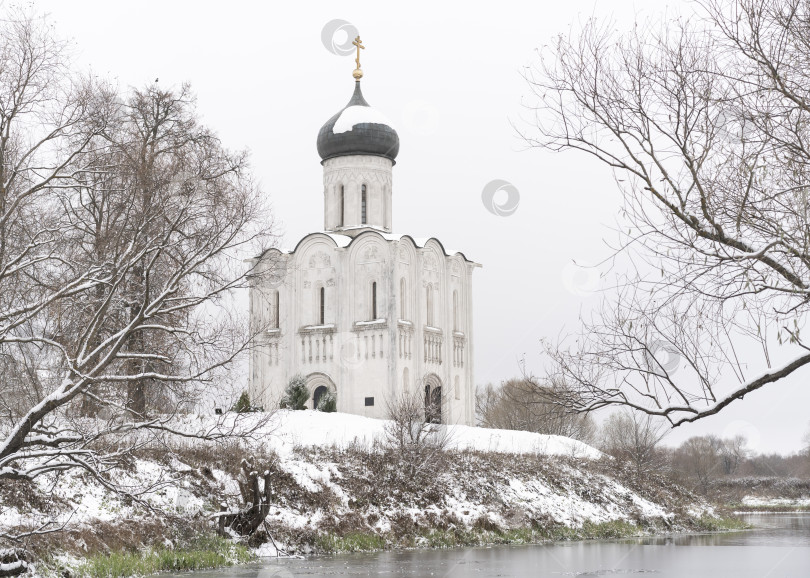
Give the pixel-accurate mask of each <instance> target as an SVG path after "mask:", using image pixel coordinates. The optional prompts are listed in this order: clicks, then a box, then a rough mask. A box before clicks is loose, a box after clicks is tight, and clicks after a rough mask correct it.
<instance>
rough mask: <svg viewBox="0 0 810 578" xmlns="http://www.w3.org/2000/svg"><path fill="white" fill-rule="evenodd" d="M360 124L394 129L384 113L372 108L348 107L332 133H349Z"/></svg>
mask: <svg viewBox="0 0 810 578" xmlns="http://www.w3.org/2000/svg"><path fill="white" fill-rule="evenodd" d="M358 124H384V125H387V126H389V127H391V128H394V127H393V125H392V124H391V121H389V120H388V119H387V118H386V116H385V115H384V114H383V113H381V112H380V111H378V110H376V109H373V108H371V107H370V106H347V107H346V108H344V109H343V110H342V111H341V113H340V116H339V117H338V119H337V120H336V121H335V124H334V125H333V126H332V132H333V133H334V134H339V133H343V132H349V131H350V130H352V129H353V128H354V127H355V126H357V125H358Z"/></svg>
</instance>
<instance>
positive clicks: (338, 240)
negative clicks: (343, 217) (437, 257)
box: [257, 225, 480, 266]
mask: <svg viewBox="0 0 810 578" xmlns="http://www.w3.org/2000/svg"><path fill="white" fill-rule="evenodd" d="M350 228H352V229H365V232H366V233H375V234H377V235H379V236H380V237H382V238H383V239H385V240H386V241H401V240H402V239H404V238H405V237H407V238H408V239H410V240H411V241H412V242H413V244H414V245H415V246H416V247H418V248H420V249H424V248H425V245H427V243H428V241H430V240H431V239H433V240H434V241H436V242H437V243H438V244H439V246H440V247H441V248H442V250H443V251H444V254H445V255H446V256H448V257H450V256H453V255H461V256H462V257H463V258H464V260H465V261H468V262H470V263H475V262H474V261H472V260H471V259H468V258H467V255H465V254H464V252H463V251H454V250H451V249H445V247H444V245H443V244H442V242H441V241H439V240H438V239H437V238H436V237H412V236H411V235H394V234H392V233H386V232H385V231H383V230H382V229H379V228H377V227H373V226H369V225H363V226H361V227H350ZM362 234H363V233H360V234H358V235H356V236H350V235H343V234H341V233H333V232H331V231H316V232H314V233H310V234H308V235H304V236H303V237H302V238H301V239H300V240H299V241H298V243H296V245H295V247H292V248H289V247H285V248H280V247H271V248H270V249H267V251H271V250H274V249H275V250H276V251H279V252H281V253H288V254H293V253H295V252H296V251H297V250H298V247H299V246H300V245H301V243H303V242H304V241H305V240H306V239H308V238H310V237H312V236H313V235H325V236H327V237H329V238H330V239H332V241H333V242H334V243H335V245H337V246H338V247H339V248H341V249H345V248H346V247H348V246H349V245H351V244H352V241H354V240H355V239H357V238H359V237H360V236H361V235H362ZM267 251H264V252H262V254H261V255H257V258H261V257H262V256H263V255H264V254H265V253H267ZM479 266H480V265H479Z"/></svg>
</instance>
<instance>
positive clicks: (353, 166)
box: [323, 155, 393, 232]
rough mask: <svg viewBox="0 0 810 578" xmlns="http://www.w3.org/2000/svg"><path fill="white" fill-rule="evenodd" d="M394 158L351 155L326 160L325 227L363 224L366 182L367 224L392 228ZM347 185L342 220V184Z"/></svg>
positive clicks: (338, 229)
mask: <svg viewBox="0 0 810 578" xmlns="http://www.w3.org/2000/svg"><path fill="white" fill-rule="evenodd" d="M392 168H393V162H392V161H391V160H389V159H386V158H384V157H378V156H371V155H349V156H342V157H335V158H332V159H327V160H325V161H323V192H324V227H325V229H326V230H327V231H340V230H342V229H346V228H350V227H361V226H363V223H362V218H361V191H362V185H364V184H365V185H366V187H367V189H366V205H367V213H366V217H367V223H365V225H366V226H369V227H378V228H380V229H383V230H385V231H389V232H390V231H391V193H392ZM341 185H342V186H343V195H344V203H345V206H344V214H343V225H342V226H341V225H340V224H339V223H340V187H341Z"/></svg>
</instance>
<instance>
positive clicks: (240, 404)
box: [231, 391, 253, 413]
mask: <svg viewBox="0 0 810 578" xmlns="http://www.w3.org/2000/svg"><path fill="white" fill-rule="evenodd" d="M252 409H253V408H252V407H251V405H250V397H249V396H248V392H246V391H243V392H242V395H240V396H239V399H237V400H236V403H235V404H233V407H232V408H231V411H234V412H236V413H248V412H249V411H251V410H252Z"/></svg>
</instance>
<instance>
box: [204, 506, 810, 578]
mask: <svg viewBox="0 0 810 578" xmlns="http://www.w3.org/2000/svg"><path fill="white" fill-rule="evenodd" d="M745 518H746V519H747V520H748V521H749V522H750V523H752V524H754V526H755V527H756V529H754V530H750V531H745V532H732V533H724V534H708V535H707V534H702V535H688V536H669V537H663V538H644V539H633V540H612V541H585V542H566V543H557V544H550V545H534V546H514V547H509V546H495V547H491V548H459V549H454V550H411V551H405V552H381V553H376V554H344V555H338V556H319V557H313V558H308V559H306V560H275V559H273V560H269V561H268V562H267V563H265V564H263V565H261V566H258V565H257V566H250V567H241V568H233V569H229V570H225V571H218V572H210V573H203V574H205V575H206V577H207V578H276V577H278V578H282V577H283V578H291V577H297V576H380V577H387V576H391V577H396V576H435V577H448V578H462V577H467V576H474V577H478V578H490V577H496V576H582V577H585V576H627V575H651V576H660V577H670V576H672V577H677V578H704V577H705V578H721V577H725V576H729V577H735V578H753V577H757V578H760V577H766V576H767V577H769V578H776V577H790V578H792V577H797V578H810V514H779V515H768V514H754V515H747V516H745Z"/></svg>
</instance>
